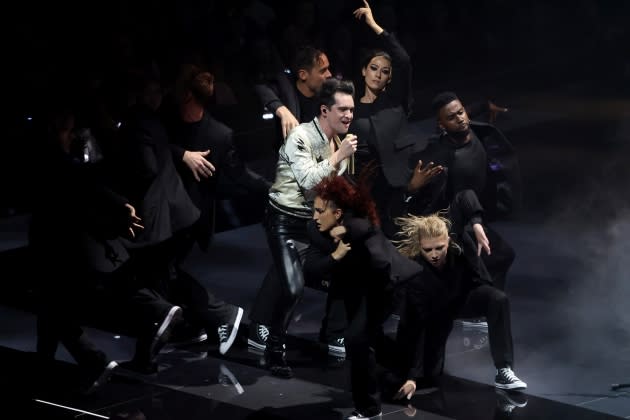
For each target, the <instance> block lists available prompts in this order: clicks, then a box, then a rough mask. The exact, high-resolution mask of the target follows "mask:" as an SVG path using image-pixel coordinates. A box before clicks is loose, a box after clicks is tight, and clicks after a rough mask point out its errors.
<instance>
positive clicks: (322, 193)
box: [312, 173, 381, 226]
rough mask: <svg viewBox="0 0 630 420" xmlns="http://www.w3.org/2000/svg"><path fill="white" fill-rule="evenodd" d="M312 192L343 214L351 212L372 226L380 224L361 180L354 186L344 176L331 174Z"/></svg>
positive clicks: (372, 201)
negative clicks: (366, 220) (363, 218)
mask: <svg viewBox="0 0 630 420" xmlns="http://www.w3.org/2000/svg"><path fill="white" fill-rule="evenodd" d="M312 192H313V193H314V194H315V195H316V196H318V197H319V198H321V199H322V200H324V201H328V202H332V203H333V204H334V205H335V206H336V207H337V208H339V209H341V210H343V211H344V212H351V213H352V214H353V215H354V216H356V217H366V218H367V219H368V220H369V221H370V222H371V223H372V224H373V225H374V226H380V224H381V223H380V220H379V218H378V212H377V211H376V204H375V203H374V200H373V199H372V195H371V194H370V189H369V186H368V185H367V183H366V182H363V180H362V179H361V178H360V179H359V182H357V183H356V184H355V183H354V182H352V181H350V180H348V179H347V178H346V177H345V176H341V175H339V176H338V175H336V174H334V173H333V174H331V175H330V176H328V177H326V178H324V179H323V180H321V181H320V182H319V184H317V185H315V187H313V190H312Z"/></svg>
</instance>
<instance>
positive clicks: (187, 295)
mask: <svg viewBox="0 0 630 420" xmlns="http://www.w3.org/2000/svg"><path fill="white" fill-rule="evenodd" d="M193 229H196V227H195V226H193V227H192V228H190V229H186V230H183V231H181V232H178V233H176V234H175V235H174V236H173V237H172V238H171V239H169V243H168V247H169V250H168V252H169V254H170V255H169V258H170V259H171V266H170V276H169V280H168V284H167V285H166V286H165V290H164V293H165V296H166V297H167V298H168V299H169V300H170V301H171V302H173V303H174V304H176V305H180V306H182V308H183V309H184V317H185V318H186V320H187V321H189V322H190V323H191V324H193V325H198V326H201V327H204V328H205V329H206V330H208V332H209V330H210V329H216V327H218V326H219V325H221V324H227V323H229V322H231V321H232V319H233V318H234V314H235V311H236V308H235V306H234V305H232V304H229V303H226V302H224V301H222V300H220V299H218V298H217V297H216V296H215V295H214V294H213V293H212V292H210V291H209V290H208V289H207V288H206V287H204V286H203V285H202V284H201V283H200V282H199V280H197V279H196V278H194V277H193V276H192V275H191V274H190V273H188V272H187V271H186V270H185V269H184V268H183V264H184V262H185V260H186V258H188V256H189V255H190V252H191V251H192V249H193V247H194V245H195V243H196V241H197V239H196V235H195V232H194V230H193Z"/></svg>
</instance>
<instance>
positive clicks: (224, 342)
mask: <svg viewBox="0 0 630 420" xmlns="http://www.w3.org/2000/svg"><path fill="white" fill-rule="evenodd" d="M242 318H243V308H240V307H237V310H236V313H235V314H234V318H233V319H232V321H231V322H230V323H229V324H223V325H220V326H219V328H217V333H218V334H219V353H221V354H225V353H227V352H228V350H229V349H230V347H232V344H233V343H234V339H235V338H236V334H237V333H238V327H239V326H240V325H241V319H242Z"/></svg>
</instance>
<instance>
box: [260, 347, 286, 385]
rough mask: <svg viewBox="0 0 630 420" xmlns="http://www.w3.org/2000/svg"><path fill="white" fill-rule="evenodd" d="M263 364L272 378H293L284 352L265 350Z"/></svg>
mask: <svg viewBox="0 0 630 420" xmlns="http://www.w3.org/2000/svg"><path fill="white" fill-rule="evenodd" d="M265 364H266V366H267V369H269V371H270V372H271V374H272V375H273V376H277V377H279V378H284V379H290V378H292V377H293V371H292V370H291V367H290V366H289V365H288V364H287V359H286V352H285V351H284V350H270V349H267V350H265Z"/></svg>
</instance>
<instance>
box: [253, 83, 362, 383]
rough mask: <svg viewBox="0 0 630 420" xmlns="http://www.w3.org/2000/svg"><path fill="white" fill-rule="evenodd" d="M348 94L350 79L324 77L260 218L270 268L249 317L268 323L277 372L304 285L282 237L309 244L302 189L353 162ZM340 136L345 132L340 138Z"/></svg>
mask: <svg viewBox="0 0 630 420" xmlns="http://www.w3.org/2000/svg"><path fill="white" fill-rule="evenodd" d="M353 95H354V86H353V84H352V82H349V81H339V80H337V79H328V80H326V81H325V82H324V83H323V85H322V89H321V92H320V94H319V95H318V97H317V98H318V103H319V115H318V116H317V117H315V118H314V119H313V120H312V121H309V122H305V123H302V124H300V125H299V126H297V127H296V128H294V129H293V130H291V133H290V134H289V136H288V137H287V139H286V141H285V143H284V144H283V145H282V147H281V148H280V152H279V157H278V164H277V169H276V178H275V182H274V184H273V185H272V187H271V189H270V191H269V203H268V206H267V211H266V215H265V221H264V226H265V231H266V234H267V240H268V243H269V247H270V249H271V254H272V257H273V263H274V267H273V269H272V270H271V271H270V272H269V273H268V274H267V276H266V277H265V280H264V281H263V284H262V286H261V288H260V290H259V293H258V296H257V298H256V302H255V303H254V306H253V308H252V311H251V314H250V319H251V320H252V321H255V322H257V323H260V324H263V325H268V326H269V336H268V338H267V340H266V344H264V346H265V347H264V348H265V358H266V359H267V366H268V367H269V368H270V369H271V372H272V374H274V375H277V376H281V377H291V376H292V372H291V369H290V367H289V366H288V365H287V363H286V360H285V352H284V344H285V334H286V331H287V328H288V324H289V321H290V319H291V313H292V312H293V308H294V306H295V304H296V302H297V300H298V298H299V297H300V296H301V295H302V291H303V288H304V279H303V276H302V272H301V269H300V267H299V266H297V267H296V265H295V260H294V258H292V254H291V250H290V248H289V245H288V244H287V241H288V240H292V241H293V242H294V243H296V245H298V247H299V245H300V244H304V245H306V244H308V235H307V229H306V225H307V222H308V220H309V219H310V218H311V215H312V208H311V204H310V203H309V202H308V200H307V198H306V192H307V191H308V190H310V189H311V188H313V187H314V186H315V185H316V184H317V183H318V182H319V181H321V180H322V179H324V178H325V177H326V176H328V175H330V174H331V173H334V172H336V173H337V174H342V173H344V172H345V171H346V170H347V169H348V166H349V165H351V164H352V160H351V157H352V156H353V154H354V152H355V151H356V148H357V139H356V136H354V135H346V134H347V133H348V127H349V126H350V123H351V122H352V117H353V111H354V98H353ZM341 135H346V136H345V138H344V139H343V141H341V140H340V139H339V136H341ZM329 299H331V297H330V296H329ZM329 303H330V302H329ZM340 344H341V345H343V343H340ZM344 352H345V349H344Z"/></svg>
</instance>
